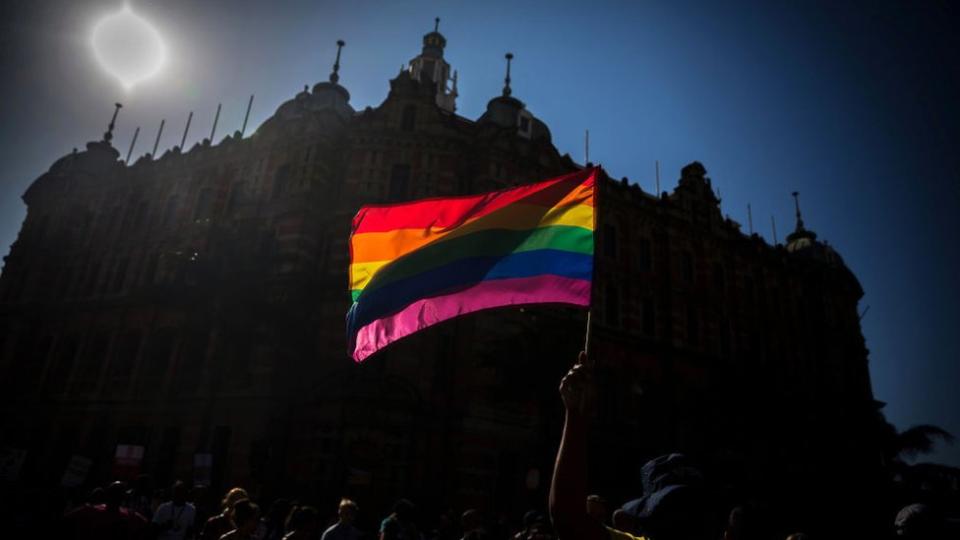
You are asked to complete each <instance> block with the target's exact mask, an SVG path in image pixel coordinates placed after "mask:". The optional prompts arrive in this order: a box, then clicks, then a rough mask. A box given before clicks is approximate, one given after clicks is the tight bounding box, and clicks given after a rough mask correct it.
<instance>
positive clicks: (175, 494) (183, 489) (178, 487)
mask: <svg viewBox="0 0 960 540" xmlns="http://www.w3.org/2000/svg"><path fill="white" fill-rule="evenodd" d="M170 500H171V501H173V504H175V505H177V506H180V505H182V504H183V503H185V502H187V485H186V484H184V483H183V481H182V480H177V481H176V482H174V483H173V485H172V486H170Z"/></svg>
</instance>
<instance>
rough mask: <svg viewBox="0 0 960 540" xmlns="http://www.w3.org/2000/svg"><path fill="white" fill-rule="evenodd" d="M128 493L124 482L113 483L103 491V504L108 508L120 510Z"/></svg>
mask: <svg viewBox="0 0 960 540" xmlns="http://www.w3.org/2000/svg"><path fill="white" fill-rule="evenodd" d="M126 493H127V485H126V484H124V483H123V482H119V481H118V482H112V483H111V484H110V485H109V486H107V489H105V490H103V503H104V504H106V505H107V508H120V505H121V504H123V499H124V498H125V496H126Z"/></svg>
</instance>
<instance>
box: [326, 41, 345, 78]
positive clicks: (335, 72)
mask: <svg viewBox="0 0 960 540" xmlns="http://www.w3.org/2000/svg"><path fill="white" fill-rule="evenodd" d="M344 45H346V43H344V42H343V40H342V39H338V40H337V59H336V61H334V62H333V72H332V73H330V82H332V83H333V84H337V82H338V81H339V80H340V75H339V74H338V72H339V71H340V50H341V49H343V46H344Z"/></svg>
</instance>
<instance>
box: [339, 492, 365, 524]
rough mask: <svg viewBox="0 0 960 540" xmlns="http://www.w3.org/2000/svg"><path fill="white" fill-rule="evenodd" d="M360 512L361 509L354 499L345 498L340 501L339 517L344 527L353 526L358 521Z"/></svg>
mask: <svg viewBox="0 0 960 540" xmlns="http://www.w3.org/2000/svg"><path fill="white" fill-rule="evenodd" d="M359 511H360V507H359V506H357V503H355V502H354V501H353V500H352V499H347V498H343V499H340V505H339V506H337V517H338V518H339V519H340V523H343V524H344V525H353V522H354V520H356V519H357V512H359Z"/></svg>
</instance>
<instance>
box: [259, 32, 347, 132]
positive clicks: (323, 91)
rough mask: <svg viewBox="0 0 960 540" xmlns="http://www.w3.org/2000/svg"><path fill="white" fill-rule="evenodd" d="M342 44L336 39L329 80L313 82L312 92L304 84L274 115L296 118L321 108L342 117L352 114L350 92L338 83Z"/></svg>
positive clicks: (341, 41) (342, 42)
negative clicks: (335, 49) (335, 52)
mask: <svg viewBox="0 0 960 540" xmlns="http://www.w3.org/2000/svg"><path fill="white" fill-rule="evenodd" d="M344 45H345V43H344V41H343V40H342V39H340V40H337V58H336V60H335V61H334V63H333V71H332V72H331V73H330V77H329V81H323V82H319V83H317V84H315V85H314V86H313V92H312V93H311V92H310V88H309V86H304V87H303V91H302V92H300V93H298V94H297V95H296V96H295V97H294V98H293V99H291V100H288V101H286V102H284V103H283V104H282V105H280V107H278V108H277V112H276V113H274V116H275V117H278V118H296V117H300V116H303V115H304V114H305V113H306V112H308V111H317V110H321V109H329V110H332V111H333V112H335V113H337V114H338V115H339V116H340V117H341V118H344V119H346V118H349V117H351V116H353V114H354V113H355V111H354V110H353V107H351V106H350V92H348V91H347V89H346V88H344V87H343V86H340V84H339V81H340V73H339V72H340V53H341V50H342V49H343V46H344Z"/></svg>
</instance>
